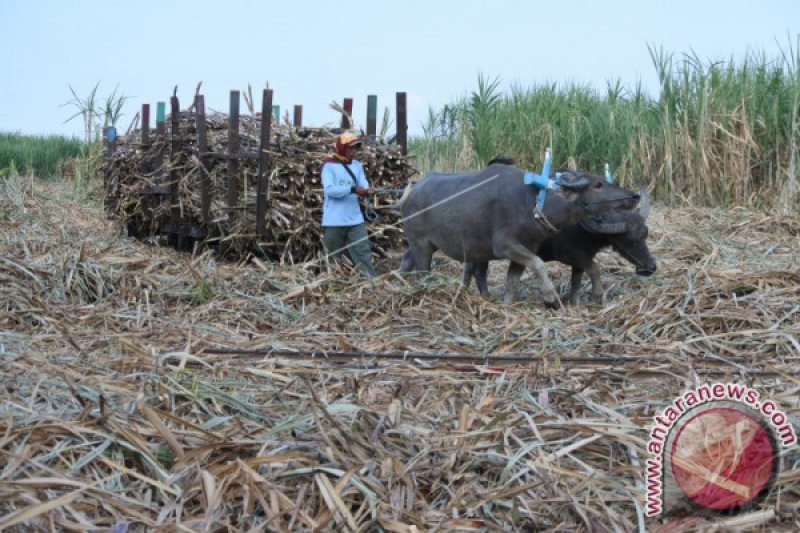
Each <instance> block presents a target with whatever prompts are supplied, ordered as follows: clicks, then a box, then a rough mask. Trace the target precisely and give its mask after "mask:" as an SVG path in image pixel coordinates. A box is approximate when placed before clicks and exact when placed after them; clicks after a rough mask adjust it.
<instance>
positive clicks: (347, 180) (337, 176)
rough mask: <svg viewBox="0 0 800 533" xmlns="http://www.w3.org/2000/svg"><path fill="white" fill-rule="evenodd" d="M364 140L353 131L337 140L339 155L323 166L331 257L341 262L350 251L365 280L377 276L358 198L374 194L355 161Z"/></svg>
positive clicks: (326, 239) (325, 237)
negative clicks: (339, 258) (345, 253)
mask: <svg viewBox="0 0 800 533" xmlns="http://www.w3.org/2000/svg"><path fill="white" fill-rule="evenodd" d="M361 144H362V142H361V139H360V138H359V137H358V136H357V135H355V134H353V133H350V132H349V131H347V132H344V133H342V134H341V135H339V136H338V137H337V138H336V151H335V153H333V154H332V155H330V156H328V157H326V158H325V159H324V160H323V162H322V171H321V172H322V190H323V192H324V195H325V202H324V203H323V206H322V236H323V240H324V243H325V248H326V250H327V251H328V254H329V255H330V256H331V257H333V258H338V257H340V256H341V255H342V253H343V252H344V251H345V250H347V253H348V254H349V255H350V259H352V260H353V263H355V264H356V265H357V266H358V268H359V269H361V276H362V277H363V278H365V279H371V278H374V277H375V276H376V275H377V272H376V271H375V267H374V266H373V265H372V259H371V258H370V247H369V239H368V236H367V228H366V226H365V225H364V215H362V214H361V208H360V207H359V205H358V198H359V197H361V198H363V197H367V196H370V195H371V194H373V192H374V191H373V190H372V189H371V188H370V186H369V183H368V182H367V178H366V176H365V175H364V167H362V166H361V162H360V161H358V160H357V159H355V156H356V154H357V153H358V150H359V148H361Z"/></svg>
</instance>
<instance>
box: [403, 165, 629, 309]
mask: <svg viewBox="0 0 800 533" xmlns="http://www.w3.org/2000/svg"><path fill="white" fill-rule="evenodd" d="M546 174H547V175H549V176H551V177H555V176H558V180H559V185H560V188H558V189H554V190H549V191H548V192H547V195H546V198H545V199H544V203H543V205H541V206H540V205H538V204H537V196H538V195H539V189H538V188H536V187H534V186H532V185H527V184H526V183H525V180H526V177H527V176H526V175H525V172H524V171H523V170H521V169H519V168H517V167H515V166H513V165H507V164H492V165H489V166H488V167H487V168H485V169H482V170H478V171H474V172H464V173H454V174H442V173H432V174H428V175H427V176H425V177H424V178H422V179H421V180H420V181H419V182H418V183H416V184H415V185H414V186H413V187H411V188H409V190H407V191H406V194H405V195H404V196H403V198H402V199H401V200H400V201H399V202H398V205H397V207H398V208H399V210H400V212H401V214H402V216H403V228H404V230H405V236H406V239H407V240H408V245H409V249H408V251H407V252H406V254H405V255H404V256H403V260H402V261H401V264H400V271H401V272H407V271H410V270H423V271H427V270H430V267H431V258H432V256H433V253H434V252H435V251H436V250H440V251H442V252H443V253H444V254H445V255H447V256H449V257H451V258H453V259H456V260H459V261H463V262H465V263H478V264H482V263H487V262H488V261H492V260H495V259H508V260H509V261H511V262H512V263H514V264H516V265H519V267H520V268H519V269H513V270H512V269H509V272H508V276H507V277H506V286H505V297H504V300H505V302H506V303H511V302H513V301H514V297H515V295H516V289H517V286H518V284H519V278H520V276H521V274H522V272H523V270H524V267H528V268H530V269H531V270H533V271H534V272H535V273H536V274H537V275H538V276H539V279H540V282H541V290H542V296H543V300H544V303H545V305H547V306H548V307H555V306H557V305H558V297H557V295H556V291H555V287H554V286H553V283H552V281H550V277H549V276H548V274H547V269H546V267H545V265H544V262H543V261H542V259H541V258H540V257H538V256H537V255H536V252H537V251H538V249H539V247H540V246H541V244H542V243H543V242H544V241H545V240H546V239H547V238H548V237H550V236H552V235H553V234H555V233H557V232H558V231H560V230H563V229H565V228H568V227H570V226H573V225H575V224H576V223H577V222H578V221H579V220H581V219H584V218H586V217H587V216H591V217H594V218H593V220H600V221H602V220H603V219H604V218H607V217H612V216H614V215H615V213H620V212H625V211H630V210H632V209H634V208H635V207H636V204H637V203H638V201H639V194H638V193H636V192H634V191H630V190H628V189H623V188H622V187H619V186H617V185H613V184H610V183H607V182H606V180H605V179H604V178H603V177H602V176H597V175H594V174H586V173H583V172H578V171H572V170H566V169H564V170H560V171H558V172H556V173H553V174H551V173H549V172H546ZM598 217H599V218H598Z"/></svg>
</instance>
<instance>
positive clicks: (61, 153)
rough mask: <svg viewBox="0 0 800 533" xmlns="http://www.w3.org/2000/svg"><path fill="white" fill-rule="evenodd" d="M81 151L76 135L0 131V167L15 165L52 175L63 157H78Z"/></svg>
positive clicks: (80, 143)
mask: <svg viewBox="0 0 800 533" xmlns="http://www.w3.org/2000/svg"><path fill="white" fill-rule="evenodd" d="M84 152H85V145H84V144H83V143H82V142H81V141H80V140H79V139H76V138H68V137H62V136H59V135H48V136H31V135H20V134H17V133H0V171H2V170H3V169H8V168H11V167H12V166H15V167H16V168H18V169H19V170H20V171H21V172H23V173H25V172H33V173H34V174H35V175H36V176H38V177H40V178H48V177H53V176H57V175H60V165H61V162H62V161H63V160H64V159H68V158H71V157H82V156H83V154H84ZM0 174H2V172H0Z"/></svg>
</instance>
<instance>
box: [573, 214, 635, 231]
mask: <svg viewBox="0 0 800 533" xmlns="http://www.w3.org/2000/svg"><path fill="white" fill-rule="evenodd" d="M578 224H580V225H581V227H582V228H583V229H585V230H586V231H588V232H589V233H602V234H604V235H619V234H621V233H625V232H626V231H627V230H628V229H627V224H626V223H625V220H619V218H618V217H613V218H612V217H609V216H608V215H594V216H589V217H583V218H582V219H581V220H580V222H578Z"/></svg>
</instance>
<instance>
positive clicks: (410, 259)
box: [399, 248, 415, 272]
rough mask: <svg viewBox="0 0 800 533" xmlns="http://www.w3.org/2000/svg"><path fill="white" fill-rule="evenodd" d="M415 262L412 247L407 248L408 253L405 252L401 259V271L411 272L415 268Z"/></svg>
mask: <svg viewBox="0 0 800 533" xmlns="http://www.w3.org/2000/svg"><path fill="white" fill-rule="evenodd" d="M414 267H415V263H414V254H413V253H411V248H409V249H408V250H406V253H404V254H403V258H402V259H401V260H400V268H399V270H400V272H411V271H412V270H414Z"/></svg>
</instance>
